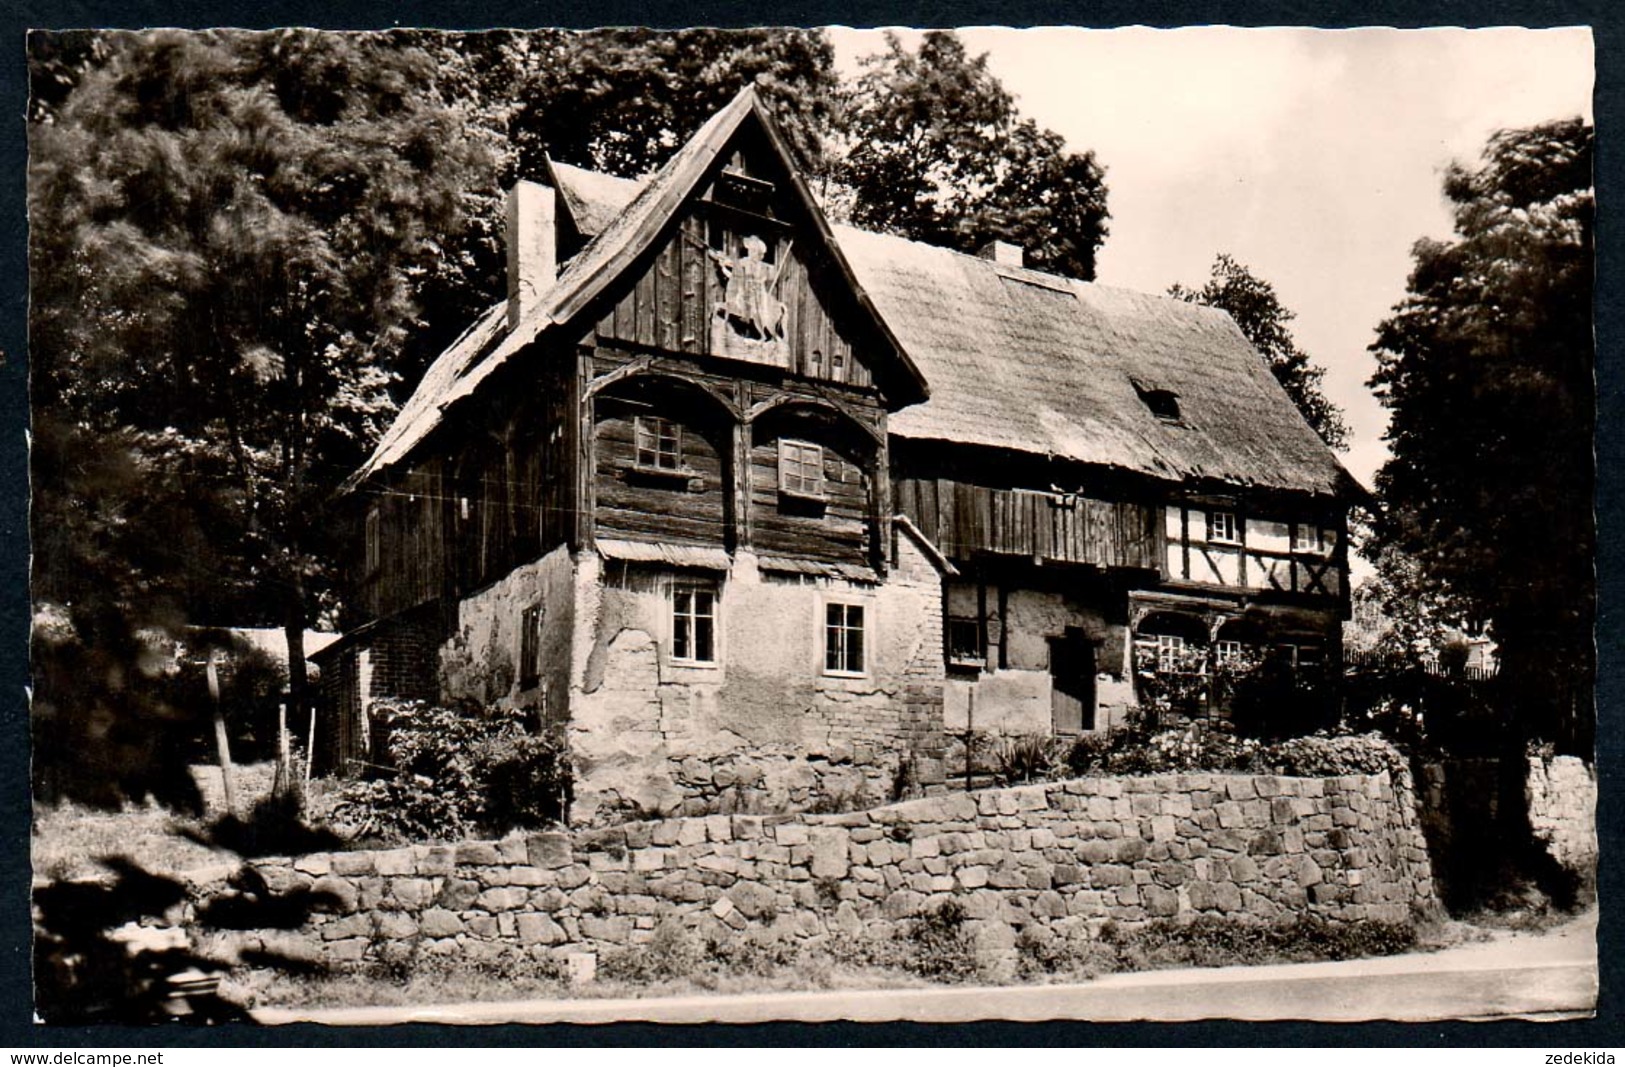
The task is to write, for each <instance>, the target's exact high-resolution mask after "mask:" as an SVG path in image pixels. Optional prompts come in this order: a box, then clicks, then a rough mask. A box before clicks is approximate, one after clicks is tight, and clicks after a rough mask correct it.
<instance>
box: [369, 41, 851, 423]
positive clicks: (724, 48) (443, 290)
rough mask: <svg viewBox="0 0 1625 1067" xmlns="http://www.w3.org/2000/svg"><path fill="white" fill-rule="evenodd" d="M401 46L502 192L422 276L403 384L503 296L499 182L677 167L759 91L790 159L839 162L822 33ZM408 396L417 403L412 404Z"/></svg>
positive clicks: (479, 193) (475, 194) (481, 201)
mask: <svg viewBox="0 0 1625 1067" xmlns="http://www.w3.org/2000/svg"><path fill="white" fill-rule="evenodd" d="M388 39H389V40H390V41H391V42H392V43H394V44H395V45H396V46H398V47H410V48H417V49H422V50H423V51H424V52H425V53H427V54H428V55H429V56H430V57H431V59H432V67H433V71H434V79H435V83H436V85H437V86H438V87H439V94H440V96H441V98H442V99H444V100H446V101H448V102H451V104H452V105H453V106H455V107H456V108H457V109H458V110H459V111H460V112H462V114H463V115H464V116H465V120H466V129H467V130H468V131H469V132H470V134H471V135H473V136H474V137H476V138H477V139H478V140H479V141H480V143H481V144H483V145H484V146H485V148H486V150H487V151H488V152H489V153H490V155H491V157H492V158H493V160H494V161H495V171H496V173H497V175H498V180H497V184H496V185H493V186H492V187H491V188H490V189H489V190H471V198H470V201H469V204H468V212H467V217H466V222H465V226H464V228H463V229H462V231H461V232H459V233H456V234H448V235H446V237H447V241H448V243H449V244H450V246H451V247H450V248H449V249H448V251H449V253H450V254H449V255H447V256H446V257H444V258H443V259H442V260H440V261H438V262H437V263H435V264H432V265H430V267H429V268H428V269H427V271H426V272H425V273H424V274H423V275H422V276H421V277H420V278H419V279H418V286H417V289H418V292H419V294H420V300H419V303H420V306H422V307H424V308H429V309H433V311H434V314H433V315H432V316H430V315H425V316H424V317H422V318H421V319H420V320H419V321H418V322H417V323H416V324H415V328H414V330H413V333H412V336H411V337H410V339H409V341H408V346H407V349H406V350H405V352H404V353H403V355H402V357H401V359H400V362H399V364H398V366H399V369H400V372H401V373H400V377H401V382H402V385H403V391H404V388H410V386H411V385H413V384H415V383H416V381H417V379H418V377H419V376H420V375H421V372H422V370H423V368H424V367H426V366H427V364H428V361H429V360H431V359H433V358H434V356H435V355H437V354H438V353H439V352H440V351H442V350H443V349H444V348H445V346H446V345H447V344H448V343H450V341H451V340H452V339H453V338H454V337H455V336H456V335H457V334H459V333H461V332H462V330H463V328H464V327H465V326H466V325H467V324H468V322H469V321H471V320H472V319H473V318H474V317H475V316H476V315H477V314H478V313H479V312H480V311H481V310H483V309H484V307H486V306H488V305H489V303H490V301H491V300H493V299H496V298H497V297H498V296H499V295H500V294H501V292H502V290H503V285H504V282H503V279H502V269H503V255H502V212H501V210H500V206H501V205H500V196H499V195H498V191H499V189H500V188H506V187H507V186H508V185H510V184H511V183H512V182H513V181H514V180H515V179H517V178H536V177H538V176H540V174H541V172H542V168H543V160H544V158H545V157H549V156H550V157H552V158H554V159H557V160H560V161H562V162H565V163H573V164H575V165H577V166H582V167H587V168H589V169H593V170H601V171H605V172H608V173H611V174H616V175H619V176H621V177H628V178H637V177H641V176H644V175H646V174H648V173H650V172H651V171H653V170H655V169H656V168H658V167H659V166H660V165H661V164H663V163H665V162H666V160H667V159H669V158H670V157H671V155H672V153H674V152H675V151H676V150H677V148H678V147H679V146H680V145H681V144H683V142H685V141H686V140H687V139H688V138H689V137H690V136H692V135H693V134H694V133H695V131H697V130H698V129H699V128H700V127H701V126H702V125H704V123H705V122H706V120H708V119H709V118H710V117H711V116H712V115H714V114H715V113H716V112H717V111H719V110H721V109H722V108H723V107H724V106H726V105H727V103H728V102H729V101H730V100H731V99H733V97H734V95H735V94H737V93H738V92H739V90H740V89H741V88H743V87H744V86H745V85H749V84H752V83H754V84H755V85H756V87H757V90H758V92H760V93H761V95H762V97H763V98H764V99H765V100H766V102H767V106H768V107H769V109H770V110H771V111H772V112H773V113H774V116H775V117H776V118H777V119H778V123H779V126H780V128H781V130H783V131H784V134H785V136H786V139H787V140H788V141H789V143H790V147H791V151H792V152H793V153H795V154H796V155H797V156H798V157H799V162H800V163H801V165H802V166H803V167H805V168H807V169H808V170H809V172H811V173H814V174H816V173H820V172H821V171H822V170H823V169H824V168H825V167H827V157H826V143H827V141H828V140H829V136H830V130H831V128H832V126H833V124H834V123H835V121H836V115H835V110H834V109H835V107H836V106H837V104H838V102H839V100H838V96H837V89H838V87H839V79H838V78H837V76H836V74H835V66H834V51H833V49H832V48H831V46H830V44H829V40H828V38H827V37H826V35H825V34H824V33H823V31H821V30H800V29H740V30H718V29H689V30H679V31H675V32H668V31H657V30H649V29H603V30H581V31H576V30H528V31H515V30H488V31H482V32H461V31H448V30H418V29H414V30H400V31H395V32H393V33H391V34H389V35H388ZM398 399H404V397H399V396H398Z"/></svg>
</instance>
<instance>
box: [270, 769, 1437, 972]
mask: <svg viewBox="0 0 1625 1067" xmlns="http://www.w3.org/2000/svg"><path fill="white" fill-rule="evenodd" d="M258 869H259V871H260V873H261V874H262V875H263V876H264V878H265V880H266V883H267V885H268V886H269V887H270V889H271V890H272V891H273V892H275V893H287V892H290V891H297V890H308V891H312V892H315V893H320V894H323V895H324V897H325V898H326V899H327V900H328V902H329V904H328V906H327V907H326V909H325V910H324V911H322V912H320V913H318V914H317V915H315V916H314V917H313V919H312V920H311V921H310V922H309V923H308V924H307V925H306V927H305V928H304V929H303V930H302V931H300V932H299V933H298V938H299V939H300V940H301V941H302V942H303V946H302V947H303V949H304V951H306V952H308V953H311V954H315V955H320V956H323V957H325V958H327V959H328V960H330V961H335V962H336V961H357V960H361V959H364V958H367V957H368V956H369V955H371V954H374V953H380V952H387V951H397V952H398V951H402V950H407V949H410V950H414V951H420V952H426V953H429V954H431V955H451V956H459V957H463V958H467V959H475V960H494V959H497V958H500V957H504V956H517V955H521V954H523V955H529V956H531V957H533V958H537V959H542V958H548V957H552V958H555V959H558V960H564V961H569V962H570V963H571V964H572V966H574V967H576V968H578V970H579V967H580V966H581V965H582V963H583V961H584V958H585V957H587V956H596V955H597V954H600V953H602V952H604V951H606V950H615V949H619V948H621V947H623V946H627V945H633V944H637V943H640V942H642V941H645V940H647V939H649V938H650V937H651V936H652V934H653V931H654V929H655V927H656V925H657V924H658V923H659V922H661V921H662V920H663V919H667V918H671V919H674V920H676V921H679V922H681V923H683V924H684V925H685V926H689V927H691V928H695V929H697V930H699V931H700V932H701V933H702V934H707V933H709V934H713V935H721V936H727V935H728V932H729V931H736V932H744V931H747V930H751V929H755V930H758V931H761V932H762V933H763V934H764V935H765V936H774V937H778V938H783V939H792V940H809V939H816V938H822V937H828V936H831V935H845V936H850V937H877V938H878V937H886V936H889V935H891V934H893V933H895V932H897V931H898V930H899V924H902V923H904V922H905V921H906V920H909V919H912V918H914V917H916V916H919V915H921V914H923V913H925V912H928V911H930V910H931V909H933V908H935V907H936V906H938V905H939V904H940V903H941V902H943V901H946V900H949V899H953V900H957V901H959V902H960V903H961V904H962V905H963V906H964V909H965V912H966V914H967V915H968V917H969V918H970V919H971V920H973V922H974V923H975V925H976V927H977V929H976V930H975V931H974V932H975V933H976V935H977V937H978V938H979V939H984V935H988V934H992V935H994V936H995V939H996V940H997V939H1003V940H1004V941H1005V942H1006V943H1008V941H1009V940H1010V937H1011V935H1013V934H1014V933H1015V932H1017V931H1019V930H1021V929H1022V928H1024V927H1028V926H1030V925H1033V924H1037V925H1038V926H1041V927H1048V928H1050V929H1051V930H1053V931H1054V932H1057V933H1062V934H1068V935H1077V936H1082V935H1085V934H1088V933H1093V932H1096V931H1098V929H1099V927H1100V926H1101V925H1102V924H1104V923H1105V922H1106V921H1107V920H1115V921H1117V922H1119V923H1140V922H1145V921H1148V920H1152V919H1158V918H1170V919H1179V918H1183V917H1187V916H1196V915H1214V916H1223V917H1227V918H1233V919H1236V920H1239V921H1248V922H1252V921H1257V922H1266V921H1270V920H1274V919H1277V918H1281V917H1290V916H1291V915H1295V914H1302V913H1306V912H1309V913H1315V914H1318V915H1320V916H1323V917H1325V918H1326V919H1328V920H1330V921H1333V922H1357V921H1361V920H1381V921H1388V922H1401V921H1405V920H1406V919H1407V918H1408V917H1409V916H1410V915H1411V914H1412V909H1413V907H1416V906H1424V907H1426V906H1431V905H1432V904H1433V902H1434V896H1433V887H1432V879H1431V873H1430V870H1429V863H1428V856H1427V851H1426V848H1425V845H1424V842H1423V839H1422V835H1421V833H1420V830H1419V828H1418V823H1417V818H1416V814H1415V805H1414V802H1413V799H1412V795H1411V789H1410V783H1409V781H1408V780H1401V781H1400V782H1398V783H1397V784H1396V783H1395V782H1393V781H1391V780H1390V777H1389V775H1388V774H1386V773H1384V774H1380V775H1374V776H1349V777H1340V778H1326V779H1314V778H1309V779H1305V778H1279V777H1266V776H1250V775H1212V774H1180V775H1165V776H1159V777H1147V778H1129V779H1113V778H1096V779H1081V780H1074V781H1068V782H1061V783H1052V784H1047V785H1034V786H1027V787H1020V788H1013V789H1002V790H988V791H983V792H978V793H962V794H949V795H945V796H940V797H932V798H927V799H924V800H915V801H909V802H905V803H901V804H895V805H892V806H889V807H883V808H877V809H874V810H871V811H866V812H857V813H853V814H844V815H797V816H760V815H732V816H728V815H712V816H706V817H692V818H678V819H668V820H661V821H653V822H636V823H628V824H625V825H623V826H618V827H612V828H608V829H600V830H594V831H589V832H583V833H577V834H567V833H538V834H532V835H530V836H511V837H508V838H505V839H503V840H501V841H494V842H480V843H472V844H461V845H455V846H452V845H427V846H415V847H409V848H400V849H394V850H390V851H380V852H339V853H331V854H328V853H323V854H316V855H309V856H304V857H299V858H294V859H270V860H263V861H259V863H258Z"/></svg>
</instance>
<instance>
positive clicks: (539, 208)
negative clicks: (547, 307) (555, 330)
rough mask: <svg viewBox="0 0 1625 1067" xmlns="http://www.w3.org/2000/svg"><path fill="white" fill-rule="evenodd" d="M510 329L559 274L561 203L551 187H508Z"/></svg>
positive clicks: (524, 184) (532, 184) (527, 184)
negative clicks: (558, 214) (559, 215)
mask: <svg viewBox="0 0 1625 1067" xmlns="http://www.w3.org/2000/svg"><path fill="white" fill-rule="evenodd" d="M505 208H506V210H505V212H504V214H505V215H506V216H507V233H506V241H507V245H508V329H510V330H513V329H517V328H518V326H519V322H520V320H521V319H523V318H524V317H525V316H526V315H528V314H530V312H531V311H533V310H534V309H535V308H536V305H537V304H538V303H540V302H541V297H542V294H543V293H545V292H547V291H548V290H549V289H551V288H552V287H553V281H554V279H555V278H557V277H558V273H559V262H558V218H557V212H558V203H557V199H556V194H555V193H554V192H553V189H552V188H551V187H550V186H546V185H542V184H540V183H538V182H525V181H522V182H516V183H514V187H513V188H512V189H509V190H508V199H507V204H506V205H505Z"/></svg>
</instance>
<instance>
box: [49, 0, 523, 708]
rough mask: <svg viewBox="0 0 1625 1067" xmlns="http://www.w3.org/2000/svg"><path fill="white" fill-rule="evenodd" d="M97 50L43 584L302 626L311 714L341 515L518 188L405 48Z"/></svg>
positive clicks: (133, 614) (144, 41) (64, 281)
mask: <svg viewBox="0 0 1625 1067" xmlns="http://www.w3.org/2000/svg"><path fill="white" fill-rule="evenodd" d="M77 47H78V50H79V51H80V52H82V53H84V54H88V55H91V56H93V57H94V62H91V63H87V64H86V65H85V66H84V68H83V69H82V70H80V71H79V72H78V76H77V79H76V80H73V81H71V83H69V84H70V85H71V87H70V88H69V89H68V90H67V91H66V93H65V95H64V96H63V97H62V99H61V100H60V102H59V103H54V102H52V101H43V102H42V103H43V104H45V105H47V106H42V107H41V108H39V109H38V110H37V112H36V119H35V122H34V123H33V125H32V127H31V130H30V170H29V207H30V215H31V221H32V226H31V228H30V233H31V244H30V267H31V271H32V281H33V288H32V294H33V300H32V303H31V311H30V333H31V352H32V357H33V379H32V387H33V404H34V410H35V412H36V416H37V418H38V419H39V421H40V425H41V426H42V428H43V429H45V430H46V432H45V433H44V434H42V435H41V436H40V437H39V438H38V439H37V441H36V445H37V447H36V451H35V458H34V472H35V474H36V477H37V481H36V483H35V488H36V501H37V507H36V510H35V516H34V518H35V523H34V529H35V532H36V537H37V548H38V555H37V556H36V568H35V575H36V586H35V593H36V596H37V597H39V598H42V599H50V598H60V599H61V600H63V601H65V602H67V603H69V604H71V605H73V606H74V608H75V611H76V614H77V615H79V616H80V617H81V618H83V617H85V616H86V615H88V614H97V613H99V614H102V615H104V616H107V615H115V616H121V617H122V618H123V619H124V620H125V621H126V622H127V623H128V624H129V625H130V626H132V627H133V626H139V625H142V624H143V623H145V622H150V621H152V619H153V618H154V616H155V614H157V613H158V605H159V604H160V603H162V604H164V605H167V606H169V607H171V608H174V609H175V610H176V612H177V613H179V614H184V615H190V616H192V617H194V618H195V612H196V610H197V609H198V608H200V607H202V608H206V609H213V610H217V611H219V612H221V615H220V616H216V619H215V621H219V620H221V619H222V618H223V619H226V620H229V621H231V622H234V623H239V624H241V623H252V622H275V623H278V624H280V625H282V626H283V627H284V628H285V630H286V632H287V635H288V642H289V668H290V687H291V689H292V693H291V702H292V703H293V704H294V706H295V708H296V709H297V707H298V704H299V702H300V701H301V700H302V699H303V697H304V693H303V688H304V671H303V667H304V656H303V644H302V636H303V631H304V628H305V627H306V626H307V625H308V624H309V622H310V621H311V620H310V616H311V608H312V596H311V594H312V591H313V589H315V590H322V589H325V587H326V574H325V569H326V562H325V561H326V558H327V556H328V553H326V552H324V551H323V549H324V544H323V541H324V538H325V537H326V526H325V524H324V523H323V522H322V521H321V520H320V517H319V512H320V508H321V505H322V503H323V501H324V499H325V497H326V495H327V494H328V493H329V492H330V489H331V486H332V485H333V484H335V483H336V480H337V478H339V477H342V473H339V472H342V471H345V470H349V469H353V468H354V466H355V465H356V464H358V463H359V462H360V460H361V459H362V458H363V457H364V455H365V453H366V450H367V449H368V448H370V446H371V444H372V442H373V441H374V440H376V438H377V436H378V434H379V433H380V432H381V430H382V428H383V425H384V424H385V422H386V421H387V419H388V417H389V416H390V414H391V413H392V412H393V403H392V399H391V397H390V394H389V388H388V387H389V385H390V382H391V373H392V366H391V360H392V357H393V356H394V355H395V354H396V353H397V352H398V351H399V350H400V349H401V347H402V345H403V342H404V339H405V337H406V334H407V331H408V329H409V327H410V326H411V325H412V323H413V322H414V321H415V313H416V308H415V305H414V293H413V290H414V285H415V282H416V280H417V278H418V276H419V275H421V274H423V273H425V272H427V271H429V270H431V269H434V268H435V266H436V264H437V261H439V260H441V259H442V258H443V249H444V245H443V239H442V236H443V235H445V234H448V233H453V234H454V233H456V232H458V230H459V227H460V225H461V224H462V221H463V218H464V215H465V200H466V198H467V197H468V195H469V191H470V190H478V189H481V188H487V189H489V188H491V187H492V186H493V185H494V177H495V176H494V174H492V173H491V170H490V161H489V159H488V158H487V157H486V154H485V153H484V152H483V151H482V150H481V148H480V145H479V143H478V141H477V140H476V139H473V138H470V137H468V136H466V135H465V133H466V122H465V119H464V116H463V115H461V114H460V113H459V112H458V111H456V110H455V109H452V108H449V107H447V106H445V105H443V104H442V103H441V102H440V100H439V99H438V98H437V95H436V94H435V92H434V91H433V84H434V82H433V77H432V75H433V73H434V72H433V68H432V65H431V63H430V62H429V57H428V56H427V55H426V54H425V53H424V52H422V51H421V50H418V49H411V48H400V47H395V46H392V44H391V43H390V42H389V41H388V40H387V39H385V38H384V37H381V36H380V35H371V34H357V35H339V34H321V33H314V32H310V31H297V30H287V31H276V32H271V33H242V32H235V31H221V32H207V33H183V32H176V31H159V32H155V33H111V34H106V35H104V36H103V37H102V38H101V40H100V41H99V42H98V43H97V46H96V47H94V48H87V47H85V46H84V45H83V43H82V42H79V43H78V44H77ZM56 80H58V81H61V79H60V78H58V79H56ZM425 87H427V89H426V88H425ZM95 472H103V473H104V474H105V477H104V478H103V479H102V480H101V481H99V482H97V481H95ZM93 483H94V484H93ZM86 490H90V491H91V493H90V495H89V496H86V495H84V494H85V491H86ZM149 491H150V492H151V493H152V497H151V498H150V499H149V498H148V497H147V493H148V492H149ZM132 519H133V520H134V521H135V524H136V526H138V527H139V529H138V530H132V528H131V520H132ZM95 577H100V578H104V579H106V580H107V581H108V586H107V587H106V588H103V589H99V590H98V589H97V588H96V586H95V585H94V584H92V582H93V581H94V579H95ZM171 621H172V620H171Z"/></svg>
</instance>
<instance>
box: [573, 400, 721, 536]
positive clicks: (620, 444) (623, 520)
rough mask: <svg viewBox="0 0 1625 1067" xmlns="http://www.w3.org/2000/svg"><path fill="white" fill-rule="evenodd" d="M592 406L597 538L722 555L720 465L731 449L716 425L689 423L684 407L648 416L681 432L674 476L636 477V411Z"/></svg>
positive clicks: (601, 403)
mask: <svg viewBox="0 0 1625 1067" xmlns="http://www.w3.org/2000/svg"><path fill="white" fill-rule="evenodd" d="M596 403H597V408H598V410H597V416H596V419H595V421H594V427H593V430H594V436H595V440H596V457H595V458H596V463H595V466H596V468H597V469H596V472H595V477H594V480H593V488H594V492H595V497H596V505H595V515H596V519H597V523H596V526H597V530H596V534H597V536H599V537H626V538H632V539H634V540H649V541H675V542H679V543H683V544H696V545H710V546H716V547H719V548H720V547H725V546H726V545H727V544H728V541H729V527H730V519H729V512H730V511H731V508H730V506H729V501H728V498H729V496H730V492H731V490H730V487H729V484H728V480H727V464H725V462H724V460H723V457H724V456H725V455H727V454H728V453H729V452H730V451H731V450H732V446H731V441H730V440H729V439H728V438H727V437H726V436H723V437H721V438H720V439H719V432H718V428H717V427H716V425H715V424H714V423H712V424H707V423H705V422H702V421H699V420H697V419H695V418H694V414H695V413H694V412H693V411H692V410H691V409H689V408H688V407H687V406H681V405H676V404H673V405H669V406H664V407H662V408H660V409H657V410H654V411H651V412H648V413H650V414H658V415H660V416H662V417H664V418H666V419H669V420H671V421H672V422H674V423H676V424H677V425H678V426H679V427H680V432H681V449H682V457H681V464H682V467H681V473H680V474H678V475H669V474H666V473H664V472H660V473H652V472H644V471H640V470H639V468H638V465H637V444H636V440H635V431H634V422H633V420H634V418H635V416H636V414H638V413H639V411H641V410H643V409H633V408H631V407H628V406H626V405H625V404H624V403H622V402H620V401H618V400H617V399H616V398H614V397H603V398H600V399H599V400H598V401H597V402H596Z"/></svg>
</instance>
